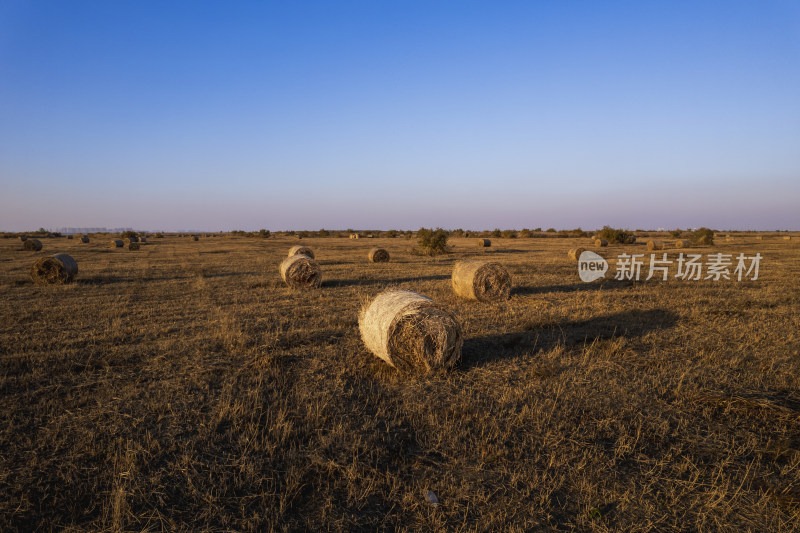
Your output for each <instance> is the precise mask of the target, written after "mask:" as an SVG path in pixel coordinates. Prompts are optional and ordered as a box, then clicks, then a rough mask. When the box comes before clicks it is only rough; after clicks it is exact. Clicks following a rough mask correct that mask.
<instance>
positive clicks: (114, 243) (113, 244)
mask: <svg viewBox="0 0 800 533" xmlns="http://www.w3.org/2000/svg"><path fill="white" fill-rule="evenodd" d="M123 246H125V243H124V242H122V240H121V239H113V240H112V241H111V247H112V248H122V247H123Z"/></svg>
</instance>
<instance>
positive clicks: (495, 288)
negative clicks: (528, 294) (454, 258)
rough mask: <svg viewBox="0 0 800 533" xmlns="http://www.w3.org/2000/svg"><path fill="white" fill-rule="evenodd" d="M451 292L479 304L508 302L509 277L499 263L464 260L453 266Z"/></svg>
mask: <svg viewBox="0 0 800 533" xmlns="http://www.w3.org/2000/svg"><path fill="white" fill-rule="evenodd" d="M451 283H452V285H453V292H455V293H456V294H457V295H458V296H461V297H462V298H467V299H469V300H478V301H481V302H497V301H501V300H508V298H509V297H510V296H511V275H510V274H509V273H508V270H506V269H505V268H504V267H503V265H501V264H500V263H495V262H490V261H481V260H466V261H459V262H457V263H456V264H455V265H454V266H453V276H452V280H451Z"/></svg>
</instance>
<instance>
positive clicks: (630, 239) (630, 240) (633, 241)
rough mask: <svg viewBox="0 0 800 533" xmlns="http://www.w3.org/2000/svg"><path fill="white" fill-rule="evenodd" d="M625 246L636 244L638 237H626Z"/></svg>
mask: <svg viewBox="0 0 800 533" xmlns="http://www.w3.org/2000/svg"><path fill="white" fill-rule="evenodd" d="M623 244H636V235H628V236H627V237H625V242H623Z"/></svg>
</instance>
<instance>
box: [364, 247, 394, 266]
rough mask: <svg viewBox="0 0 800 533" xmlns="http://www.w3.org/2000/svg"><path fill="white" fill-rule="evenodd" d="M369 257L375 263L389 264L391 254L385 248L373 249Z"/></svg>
mask: <svg viewBox="0 0 800 533" xmlns="http://www.w3.org/2000/svg"><path fill="white" fill-rule="evenodd" d="M367 257H368V258H369V260H370V261H372V262H373V263H388V262H389V252H387V251H386V250H384V249H383V248H377V247H376V248H372V249H371V250H370V251H369V253H368V254H367Z"/></svg>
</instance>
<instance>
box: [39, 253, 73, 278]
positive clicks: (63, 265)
mask: <svg viewBox="0 0 800 533" xmlns="http://www.w3.org/2000/svg"><path fill="white" fill-rule="evenodd" d="M77 275H78V262H77V261H75V260H74V259H73V258H72V257H71V256H69V255H67V254H55V255H52V256H50V257H41V258H39V259H37V260H36V262H34V263H33V266H31V279H32V280H33V282H34V283H36V284H37V285H51V284H59V283H69V282H71V281H72V280H73V279H74V278H75V276H77Z"/></svg>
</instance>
